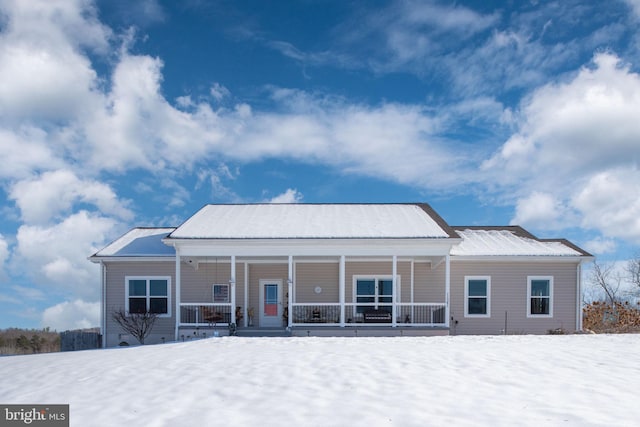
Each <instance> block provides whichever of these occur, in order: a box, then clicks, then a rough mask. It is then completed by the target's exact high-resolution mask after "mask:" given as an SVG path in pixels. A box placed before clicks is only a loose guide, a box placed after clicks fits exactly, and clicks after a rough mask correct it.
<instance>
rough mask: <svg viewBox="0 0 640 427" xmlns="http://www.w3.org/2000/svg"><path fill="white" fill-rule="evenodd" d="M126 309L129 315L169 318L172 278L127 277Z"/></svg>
mask: <svg viewBox="0 0 640 427" xmlns="http://www.w3.org/2000/svg"><path fill="white" fill-rule="evenodd" d="M125 281H126V290H125V292H126V307H127V311H128V312H129V313H146V312H149V313H155V314H157V315H159V316H169V315H171V312H170V307H171V305H170V303H169V295H170V294H171V289H170V288H171V278H170V277H126V279H125Z"/></svg>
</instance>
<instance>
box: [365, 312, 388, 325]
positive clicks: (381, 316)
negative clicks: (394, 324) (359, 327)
mask: <svg viewBox="0 0 640 427" xmlns="http://www.w3.org/2000/svg"><path fill="white" fill-rule="evenodd" d="M362 315H363V318H364V323H391V313H389V312H388V311H384V310H380V309H377V310H376V309H374V310H367V311H365V312H364V313H362Z"/></svg>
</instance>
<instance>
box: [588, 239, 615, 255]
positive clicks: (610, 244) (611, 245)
mask: <svg viewBox="0 0 640 427" xmlns="http://www.w3.org/2000/svg"><path fill="white" fill-rule="evenodd" d="M584 248H585V249H586V250H587V251H588V252H589V253H592V254H595V255H602V254H607V253H612V252H614V251H615V250H616V248H617V244H616V242H615V240H613V239H607V238H603V237H601V236H600V237H596V238H595V239H592V240H589V241H588V242H586V243H584Z"/></svg>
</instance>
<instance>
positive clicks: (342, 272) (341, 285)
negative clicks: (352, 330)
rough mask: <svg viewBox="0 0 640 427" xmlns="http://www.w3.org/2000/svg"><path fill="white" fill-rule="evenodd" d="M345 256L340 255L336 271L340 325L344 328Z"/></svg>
mask: <svg viewBox="0 0 640 427" xmlns="http://www.w3.org/2000/svg"><path fill="white" fill-rule="evenodd" d="M345 270H346V269H345V258H344V255H341V256H340V267H339V273H338V293H339V298H340V326H341V327H343V328H344V326H345V310H344V301H345V298H344V292H345V291H344V289H345V277H344V275H345V274H346V271H345Z"/></svg>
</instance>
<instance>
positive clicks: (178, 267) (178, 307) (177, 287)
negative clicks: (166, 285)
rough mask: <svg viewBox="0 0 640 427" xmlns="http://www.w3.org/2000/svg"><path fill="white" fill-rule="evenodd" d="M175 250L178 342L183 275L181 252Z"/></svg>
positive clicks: (176, 337)
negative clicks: (181, 270)
mask: <svg viewBox="0 0 640 427" xmlns="http://www.w3.org/2000/svg"><path fill="white" fill-rule="evenodd" d="M174 247H175V246H174ZM175 250H176V314H175V316H176V317H175V319H176V324H175V325H176V326H175V328H176V333H175V340H176V342H177V341H178V337H179V336H178V334H179V333H180V321H181V320H182V319H181V317H182V316H181V314H182V313H181V312H180V293H181V291H180V284H181V283H180V282H181V280H180V278H181V277H180V276H181V273H180V250H179V249H178V248H175Z"/></svg>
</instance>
